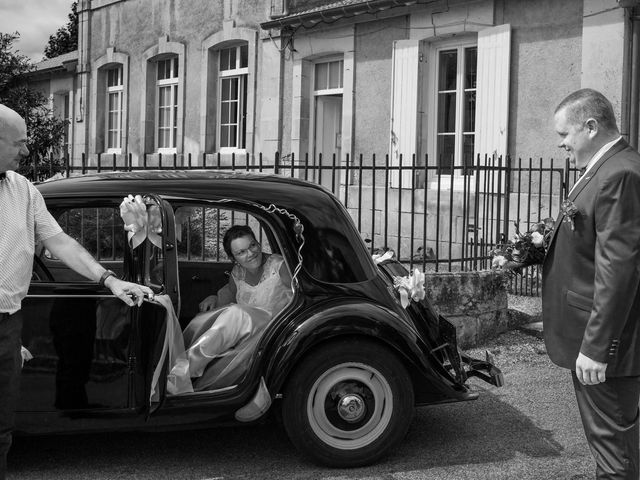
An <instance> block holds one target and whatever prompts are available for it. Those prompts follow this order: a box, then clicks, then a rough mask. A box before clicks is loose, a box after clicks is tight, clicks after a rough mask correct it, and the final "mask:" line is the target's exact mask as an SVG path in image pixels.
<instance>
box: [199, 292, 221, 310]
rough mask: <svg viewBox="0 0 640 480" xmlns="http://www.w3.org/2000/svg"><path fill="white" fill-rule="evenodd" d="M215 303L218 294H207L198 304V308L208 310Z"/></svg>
mask: <svg viewBox="0 0 640 480" xmlns="http://www.w3.org/2000/svg"><path fill="white" fill-rule="evenodd" d="M217 305H218V296H217V295H209V296H208V297H207V298H205V299H204V300H202V301H201V302H200V303H199V304H198V307H199V308H200V311H201V312H208V311H210V310H213V309H214V308H216V306H217Z"/></svg>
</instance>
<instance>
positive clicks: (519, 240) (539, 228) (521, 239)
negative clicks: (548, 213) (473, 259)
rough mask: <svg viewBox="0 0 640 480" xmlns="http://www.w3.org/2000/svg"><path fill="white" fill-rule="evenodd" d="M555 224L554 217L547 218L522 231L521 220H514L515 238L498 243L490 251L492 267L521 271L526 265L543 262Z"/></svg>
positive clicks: (514, 271)
mask: <svg viewBox="0 0 640 480" xmlns="http://www.w3.org/2000/svg"><path fill="white" fill-rule="evenodd" d="M553 224H554V220H553V219H552V218H545V219H544V220H543V221H541V222H538V223H535V224H533V225H532V226H531V228H530V229H529V230H528V231H527V232H525V233H522V232H521V231H520V227H519V222H514V225H515V227H516V233H515V235H514V237H513V239H511V240H509V241H507V242H505V243H501V244H498V245H496V248H494V249H493V250H491V252H489V253H490V255H491V257H492V260H491V268H492V269H494V270H504V271H508V272H513V273H520V271H521V270H522V269H523V268H525V267H528V266H531V265H540V264H542V262H543V261H544V256H545V253H546V251H547V247H548V246H549V241H550V240H551V235H552V233H553Z"/></svg>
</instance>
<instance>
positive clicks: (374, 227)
mask: <svg viewBox="0 0 640 480" xmlns="http://www.w3.org/2000/svg"><path fill="white" fill-rule="evenodd" d="M407 160H409V159H403V158H402V156H400V157H399V158H398V159H396V161H393V160H391V159H390V158H389V155H384V156H380V157H378V156H376V155H371V156H369V157H364V156H363V155H359V156H357V157H353V158H351V157H349V155H346V156H345V157H344V158H340V159H338V158H336V156H335V155H334V156H333V157H331V158H324V159H323V158H322V156H321V155H319V156H318V157H317V158H311V157H309V156H305V157H304V158H302V159H297V158H296V157H295V155H293V154H291V155H286V156H281V155H279V154H278V153H276V154H274V155H272V156H270V157H269V158H268V159H267V158H265V157H264V156H263V155H262V154H258V155H235V154H231V155H228V156H225V155H221V154H215V155H211V154H206V155H202V156H198V157H195V156H192V155H190V154H187V155H178V154H174V155H161V154H145V155H142V156H141V158H136V159H134V158H133V156H132V155H126V156H123V155H112V154H108V155H107V154H105V155H97V156H95V157H93V158H92V159H91V160H89V161H88V160H87V157H86V156H85V155H82V158H81V161H80V162H78V163H77V164H73V163H71V162H69V161H68V160H64V161H63V162H58V165H59V166H57V168H56V167H54V165H56V162H47V163H49V165H52V167H50V168H49V169H48V170H47V169H46V168H44V169H43V168H42V165H40V166H39V165H38V164H35V163H34V165H33V170H32V176H33V177H34V178H35V179H36V180H44V179H45V177H51V176H54V175H56V174H57V175H58V176H71V175H75V174H85V173H90V172H100V171H108V170H127V171H135V170H145V169H203V168H204V169H217V170H240V171H247V172H263V173H273V174H277V175H283V176H290V177H297V178H301V179H304V180H307V181H311V182H315V183H318V184H321V185H323V186H324V187H326V188H328V189H329V190H331V191H332V192H333V193H334V194H335V195H336V196H337V197H338V199H339V200H340V201H341V202H342V203H343V205H344V206H345V207H346V208H347V210H348V211H349V213H350V214H351V216H352V218H353V220H354V222H355V223H356V226H357V227H358V229H359V231H360V232H361V234H362V236H363V238H364V239H365V242H367V244H368V246H369V248H370V249H371V252H372V253H379V252H381V251H384V250H387V249H391V250H394V252H395V255H396V256H397V258H398V259H399V260H400V261H402V262H403V263H405V264H407V266H408V267H409V268H411V269H413V268H416V267H417V268H422V269H423V270H425V271H435V272H443V271H444V272H453V271H473V270H483V269H487V268H490V263H491V257H490V254H489V252H490V251H491V250H492V249H493V248H494V247H495V245H496V244H498V243H502V242H504V241H505V240H506V239H508V238H511V237H512V236H513V235H514V234H515V233H516V230H517V229H518V228H520V229H521V230H522V231H525V230H527V229H528V227H529V225H530V224H532V223H536V222H538V221H540V220H542V219H544V218H546V217H552V218H555V217H556V216H557V214H558V212H559V205H560V203H561V201H562V199H563V198H564V197H565V194H566V192H568V190H569V189H570V187H571V186H572V185H573V183H575V181H576V179H577V170H576V169H574V168H572V167H571V166H570V165H569V162H568V160H566V161H560V162H558V161H556V162H554V160H553V159H551V160H543V159H541V158H539V159H532V158H529V159H525V160H523V159H522V158H518V159H514V158H511V157H506V158H504V159H503V158H501V157H498V158H495V157H491V158H489V157H485V158H484V159H483V158H477V161H476V163H475V165H474V166H451V165H450V166H448V167H447V168H446V169H445V168H444V167H442V166H440V165H430V164H429V163H430V162H429V159H428V158H427V157H425V158H424V159H423V160H424V161H422V162H420V163H418V162H417V159H416V158H415V156H413V157H412V158H411V159H410V161H407ZM432 163H433V162H432ZM540 274H541V272H540V269H539V267H530V268H527V269H524V270H523V271H522V272H521V273H520V274H518V275H514V276H511V277H509V279H508V287H509V289H510V290H511V291H512V292H514V293H518V294H525V295H538V294H539V293H540Z"/></svg>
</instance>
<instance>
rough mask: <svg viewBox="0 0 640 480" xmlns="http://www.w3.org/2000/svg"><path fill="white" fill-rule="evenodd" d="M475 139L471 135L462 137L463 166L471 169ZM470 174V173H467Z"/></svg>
mask: <svg viewBox="0 0 640 480" xmlns="http://www.w3.org/2000/svg"><path fill="white" fill-rule="evenodd" d="M475 138H476V136H475V135H473V134H469V135H464V136H463V139H464V144H463V147H462V150H463V151H462V162H463V165H465V166H467V167H470V168H472V167H473V166H474V165H475V162H474V158H473V150H474V146H475ZM467 173H470V172H467Z"/></svg>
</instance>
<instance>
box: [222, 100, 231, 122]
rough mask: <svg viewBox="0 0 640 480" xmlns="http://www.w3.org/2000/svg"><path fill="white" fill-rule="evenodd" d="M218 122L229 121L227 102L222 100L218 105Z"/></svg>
mask: <svg viewBox="0 0 640 480" xmlns="http://www.w3.org/2000/svg"><path fill="white" fill-rule="evenodd" d="M220 107H221V108H220V123H224V124H227V123H229V103H228V102H224V103H223V104H222V105H220Z"/></svg>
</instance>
